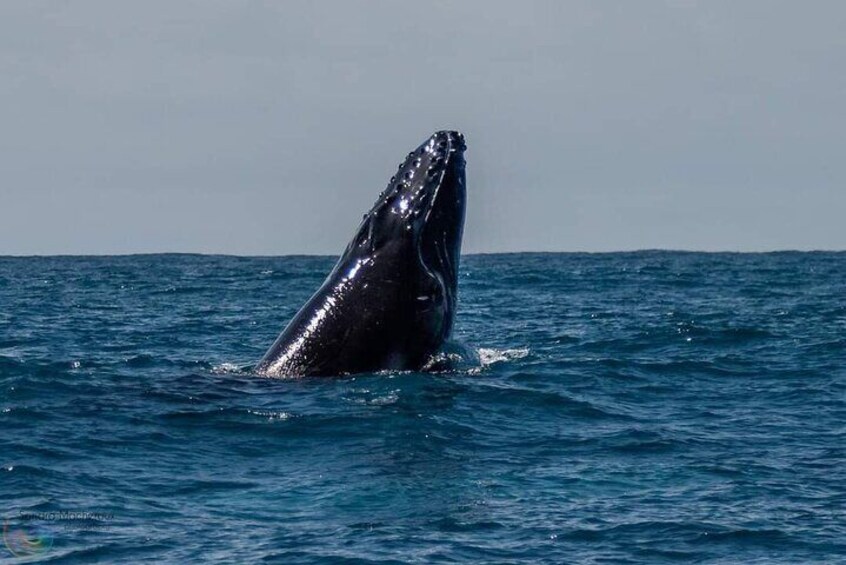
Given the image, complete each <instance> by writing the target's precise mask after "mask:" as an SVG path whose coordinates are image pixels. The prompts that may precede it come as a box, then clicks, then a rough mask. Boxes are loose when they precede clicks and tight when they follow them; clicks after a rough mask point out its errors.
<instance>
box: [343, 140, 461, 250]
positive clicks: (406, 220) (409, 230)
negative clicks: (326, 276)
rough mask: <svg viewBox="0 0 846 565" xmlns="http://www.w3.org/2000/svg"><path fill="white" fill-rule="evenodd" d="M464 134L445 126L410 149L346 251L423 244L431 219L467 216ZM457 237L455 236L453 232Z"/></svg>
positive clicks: (447, 219)
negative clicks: (465, 212) (391, 244)
mask: <svg viewBox="0 0 846 565" xmlns="http://www.w3.org/2000/svg"><path fill="white" fill-rule="evenodd" d="M466 147H467V146H466V143H465V140H464V135H463V134H462V133H460V132H458V131H450V130H442V131H438V132H435V133H434V134H432V135H431V136H430V137H429V138H428V139H427V140H426V141H424V142H423V143H422V144H420V146H418V147H417V148H416V149H415V150H414V151H411V152H410V153H408V155H407V156H406V158H405V159H404V160H403V161H402V162H401V163H400V164H399V166H398V168H397V172H396V173H395V174H394V175H393V176H392V177H391V180H390V181H389V182H388V186H387V187H386V188H385V190H383V191H382V193H381V194H380V195H379V198H378V199H377V201H376V203H375V204H374V205H373V207H372V208H371V210H370V211H369V212H368V213H367V214H365V215H364V218H363V220H362V223H361V225H360V227H359V231H358V233H357V235H356V237H355V238H353V240H352V241H351V242H350V246H349V247H348V249H347V251H348V252H349V251H352V250H353V249H354V248H365V249H367V250H370V251H372V250H374V249H376V248H378V247H380V246H381V245H383V244H385V243H387V242H396V241H397V240H404V241H407V242H409V243H416V244H417V245H418V246H419V245H421V238H423V236H424V233H426V232H427V231H431V230H426V229H425V228H426V226H427V225H428V224H429V223H430V222H432V221H447V222H456V221H457V222H458V224H459V226H458V227H459V231H458V233H457V236H458V238H459V245H460V237H461V231H460V228H461V226H463V220H464V198H465V176H464V166H465V160H464V151H465V149H466ZM453 237H454V236H453Z"/></svg>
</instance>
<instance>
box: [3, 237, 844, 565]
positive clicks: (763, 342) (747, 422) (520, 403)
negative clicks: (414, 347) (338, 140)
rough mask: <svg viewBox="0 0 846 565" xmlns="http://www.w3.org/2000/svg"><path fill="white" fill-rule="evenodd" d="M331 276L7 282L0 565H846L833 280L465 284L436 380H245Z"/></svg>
mask: <svg viewBox="0 0 846 565" xmlns="http://www.w3.org/2000/svg"><path fill="white" fill-rule="evenodd" d="M333 262H334V259H333V258H331V257H249V258H248V257H230V256H202V255H140V256H117V257H43V258H38V257H32V258H12V257H5V258H0V425H2V434H0V465H2V467H0V500H2V502H3V508H2V510H3V520H4V525H3V544H2V545H0V561H2V562H9V563H16V562H27V563H28V562H41V561H44V562H58V563H118V562H126V563H142V562H151V563H152V562H155V563H160V562H173V563H190V562H205V561H224V562H233V563H247V562H267V563H276V562H278V563H408V562H410V563H455V562H472V563H479V562H490V563H621V564H622V563H665V562H666V563H670V562H674V563H675V562H695V563H844V562H846V253H828V252H813V253H798V252H783V253H765V254H729V253H713V254H712V253H682V252H660V251H653V252H635V253H609V254H578V253H564V254H534V253H525V254H503V255H471V256H465V257H463V259H462V265H461V273H460V283H459V308H458V314H457V318H456V329H455V335H454V341H455V343H454V344H452V345H451V347H454V348H455V349H456V350H457V351H463V352H464V353H463V354H462V357H461V359H460V360H459V362H457V363H456V366H455V368H454V369H453V370H451V371H449V372H443V373H436V374H424V373H398V374H366V375H357V376H350V377H343V378H311V379H300V380H273V379H266V378H260V377H257V376H255V375H251V374H250V372H249V368H250V366H251V364H252V363H254V362H255V361H256V360H258V359H259V358H260V357H261V355H262V354H263V353H264V352H265V350H266V349H267V348H268V347H269V346H270V344H271V343H272V342H273V340H274V339H275V338H276V336H277V335H278V333H279V332H280V331H281V329H282V328H283V327H284V325H285V323H286V322H287V321H288V319H289V318H290V317H291V316H292V315H293V314H294V313H295V312H296V310H297V309H298V308H299V307H300V306H301V305H302V304H303V302H304V301H305V300H306V299H307V298H308V297H309V296H310V295H311V293H312V292H313V291H314V290H315V289H316V288H317V287H318V286H319V285H320V283H321V282H322V281H323V279H324V277H325V276H326V274H327V273H328V271H329V269H330V268H331V266H332V265H333Z"/></svg>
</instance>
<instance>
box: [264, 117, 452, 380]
mask: <svg viewBox="0 0 846 565" xmlns="http://www.w3.org/2000/svg"><path fill="white" fill-rule="evenodd" d="M464 149H465V144H464V136H463V135H461V134H460V133H458V132H452V131H440V132H437V133H435V134H434V135H432V136H431V137H430V138H429V139H428V140H426V141H425V142H424V143H423V144H422V145H420V147H418V148H417V149H416V150H414V151H412V152H411V153H409V154H408V157H407V158H406V159H405V161H403V162H402V163H401V164H400V166H399V169H398V171H397V174H396V175H395V176H394V177H392V178H391V181H390V183H389V184H388V187H387V188H386V189H385V190H384V191H383V192H382V194H380V195H379V199H378V200H377V201H376V204H375V205H374V206H373V208H372V209H371V210H370V212H369V213H367V214H366V215H365V216H364V219H363V220H362V222H361V225H360V226H359V228H358V231H357V233H356V235H355V237H353V239H352V241H350V243H349V245H348V246H347V249H346V251H345V252H344V254H343V255H342V256H341V258H340V259H339V260H338V263H337V264H336V265H335V268H334V269H333V270H332V272H331V273H330V274H329V276H328V277H327V279H326V281H325V282H324V283H323V285H322V286H321V287H320V289H318V291H317V292H316V293H315V294H314V296H312V297H311V299H309V301H308V302H307V303H306V304H305V305H304V306H303V307H302V308H301V309H300V311H299V312H298V313H297V314H296V316H294V318H293V319H292V320H291V322H290V323H289V324H288V326H287V327H286V328H285V330H284V331H283V332H282V334H281V335H280V336H279V337H278V338H277V340H276V342H275V343H274V344H273V345H272V346H271V348H270V349H269V350H268V352H267V353H266V354H265V356H264V357H263V358H262V360H261V361H260V362H259V363H258V365H256V372H258V373H260V374H263V375H267V376H275V377H296V376H308V375H324V376H329V375H341V374H349V373H360V372H368V371H379V370H414V369H419V368H421V367H422V366H423V365H424V364H425V363H426V361H427V360H428V359H429V358H430V357H431V355H432V354H434V353H435V352H437V350H438V349H439V348H440V347H441V345H442V344H443V342H444V340H446V339H447V338H448V337H449V335H450V332H451V331H452V323H453V318H454V316H455V303H456V287H457V282H458V262H459V258H460V254H461V236H462V231H463V226H464V207H465V193H466V189H465V174H464V164H465V162H464Z"/></svg>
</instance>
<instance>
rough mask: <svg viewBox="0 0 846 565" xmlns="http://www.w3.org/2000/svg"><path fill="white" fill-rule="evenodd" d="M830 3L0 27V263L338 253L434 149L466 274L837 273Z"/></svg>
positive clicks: (839, 194) (838, 129)
mask: <svg viewBox="0 0 846 565" xmlns="http://www.w3.org/2000/svg"><path fill="white" fill-rule="evenodd" d="M845 30H846V3H844V2H842V1H837V0H832V1H824V0H815V1H813V2H796V1H772V0H767V1H751V0H747V1H738V0H731V1H714V0H709V1H701V2H698V1H695V0H688V1H654V2H650V1H640V2H628V1H619V2H602V1H596V0H591V1H580V2H565V1H550V2H540V1H537V2H525V1H521V2H514V1H508V2H494V1H474V2H471V1H461V2H458V1H455V2H441V1H426V2H420V1H414V2H400V1H390V2H388V1H385V2H375V1H374V2H361V1H349V0H345V1H333V2H315V1H303V2H292V1H284V2H283V1H281V0H280V1H277V2H247V1H237V0H227V1H209V0H204V1H197V2H187V1H175V0H168V1H149V0H145V1H143V2H114V1H112V0H103V1H78V2H64V1H62V2H60V1H58V0H56V1H52V2H37V1H32V0H19V1H17V0H6V1H4V2H2V3H0V175H1V176H0V183H1V184H0V254H52V253H80V254H86V253H134V252H159V251H184V252H203V253H235V254H274V255H275V254H287V253H329V254H335V253H339V252H340V251H341V250H342V248H343V246H344V245H345V243H346V242H347V240H348V239H349V238H350V237H351V236H352V234H353V231H354V229H355V227H356V226H357V224H358V222H359V221H360V219H361V214H362V213H364V212H365V211H366V210H367V209H369V207H370V205H371V204H372V203H373V201H374V200H375V199H376V196H377V195H378V193H379V192H380V190H381V189H382V188H383V187H384V186H385V184H386V183H387V181H388V178H389V177H390V176H391V174H392V172H393V171H394V169H395V167H396V164H397V163H398V162H399V161H400V160H401V159H402V158H403V157H404V155H405V154H406V153H407V152H408V151H409V150H410V149H412V148H413V147H415V146H416V145H417V144H418V143H420V142H421V141H422V140H423V139H424V138H425V137H426V136H428V135H429V134H430V133H431V132H432V131H435V130H437V129H443V128H457V129H460V130H461V131H463V132H464V133H465V134H466V136H467V140H468V145H469V149H468V153H467V159H468V187H469V201H468V215H467V224H466V227H465V251H468V252H479V251H485V252H487V251H520V250H563V251H570V250H573V251H576V250H587V251H603V250H625V249H641V248H672V249H706V250H771V249H785V248H792V249H813V248H826V249H846V220H844V215H845V213H846V156H845V155H844V149H845V148H846V109H844V103H845V101H846V31H845Z"/></svg>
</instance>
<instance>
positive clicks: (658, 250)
mask: <svg viewBox="0 0 846 565" xmlns="http://www.w3.org/2000/svg"><path fill="white" fill-rule="evenodd" d="M635 253H689V254H697V253H698V254H703V255H707V254H713V255H717V254H723V255H726V254H731V255H765V254H776V253H846V249H825V248H815V249H796V248H783V249H768V250H732V249H675V248H663V247H644V248H642V249H619V250H605V251H584V250H567V251H564V250H561V251H549V250H536V251H532V250H525V251H474V252H469V253H462V254H461V256H462V257H471V256H484V255H615V254H616V255H621V254H635ZM159 255H190V256H200V257H239V258H257V259H259V258H271V257H273V258H277V257H339V256H340V255H341V254H340V253H280V254H276V255H274V254H264V253H247V254H237V253H214V252H201V251H140V252H128V253H27V254H12V253H10V254H0V259H29V258H43V259H49V258H61V257H103V258H105V257H149V256H159Z"/></svg>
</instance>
